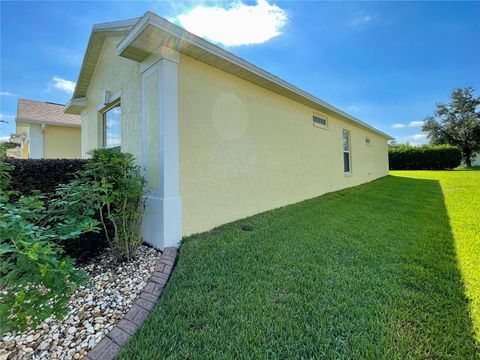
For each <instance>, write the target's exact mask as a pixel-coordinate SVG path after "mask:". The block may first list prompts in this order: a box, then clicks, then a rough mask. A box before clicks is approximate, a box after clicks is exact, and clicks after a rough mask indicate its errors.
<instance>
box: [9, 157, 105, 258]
mask: <svg viewBox="0 0 480 360" xmlns="http://www.w3.org/2000/svg"><path fill="white" fill-rule="evenodd" d="M2 161H3V162H6V163H9V164H13V165H14V168H13V170H12V173H11V175H12V183H11V187H12V190H15V191H18V192H19V193H20V194H23V195H30V194H32V192H33V191H35V190H38V191H40V192H41V193H42V194H44V195H46V196H47V199H48V197H49V196H50V195H52V194H54V193H55V189H56V187H57V186H58V185H60V184H66V183H68V182H70V181H71V180H73V179H74V177H75V172H77V171H79V170H81V169H83V168H84V166H85V164H86V160H80V159H28V160H27V159H2ZM98 220H100V217H98ZM106 245H107V244H106V237H105V233H104V232H103V231H100V232H98V233H92V232H91V233H84V234H82V235H80V238H79V239H76V240H66V241H65V242H64V243H63V248H64V250H65V253H66V254H68V255H69V256H71V257H73V258H75V259H77V262H84V261H86V260H88V259H90V258H92V257H93V256H95V255H98V254H99V253H100V252H101V251H102V250H103V249H104V248H105V247H106Z"/></svg>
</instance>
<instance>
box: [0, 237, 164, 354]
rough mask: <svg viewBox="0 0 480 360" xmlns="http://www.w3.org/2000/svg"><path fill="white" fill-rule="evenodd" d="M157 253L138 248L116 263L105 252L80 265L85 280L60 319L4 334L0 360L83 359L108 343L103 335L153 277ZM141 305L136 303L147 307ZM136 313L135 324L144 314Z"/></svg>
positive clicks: (119, 338) (141, 311)
mask: <svg viewBox="0 0 480 360" xmlns="http://www.w3.org/2000/svg"><path fill="white" fill-rule="evenodd" d="M160 255H161V253H160V252H158V251H157V250H155V249H152V248H150V247H148V246H144V245H142V246H140V247H139V248H138V250H137V253H136V257H135V259H134V260H133V261H132V262H130V263H121V264H115V262H114V260H113V258H112V257H111V256H110V255H109V253H108V252H107V253H105V254H101V255H100V256H98V257H97V258H95V259H93V260H92V261H91V262H89V263H87V264H85V265H83V266H82V269H84V270H85V271H86V272H87V274H88V276H89V278H90V281H89V282H88V283H87V284H86V285H84V286H81V287H80V288H78V290H77V291H76V292H75V293H74V294H73V295H72V297H71V299H70V302H69V303H68V310H69V311H68V314H67V315H66V316H65V318H64V319H63V321H62V320H58V319H55V318H49V319H47V320H45V321H44V322H43V323H42V324H41V325H40V326H38V327H37V328H36V329H35V330H29V331H25V332H24V333H7V334H5V335H4V336H3V337H1V338H0V359H26V358H28V359H82V358H84V357H85V356H86V355H87V353H88V351H89V350H90V349H92V348H93V347H95V345H96V344H98V343H99V342H100V341H101V340H102V339H108V338H106V337H105V334H108V333H109V332H110V331H111V330H112V329H113V328H114V326H115V325H116V324H117V323H118V322H119V321H120V320H121V319H122V318H123V316H124V315H125V314H126V313H127V312H128V311H129V310H130V308H131V307H132V304H133V302H134V301H135V300H136V299H137V297H138V295H139V294H140V293H141V291H142V290H143V288H144V287H145V285H146V284H147V281H148V279H149V278H150V276H151V275H152V274H153V273H154V271H155V267H157V265H158V262H159V259H160ZM146 300H149V299H146ZM144 301H145V300H144V299H142V301H140V304H142V305H143V306H147V305H149V304H148V303H146V302H144ZM135 309H136V310H135V312H134V313H133V312H132V314H133V315H136V317H135V321H140V320H141V319H143V317H144V316H145V314H144V313H143V312H144V311H145V310H144V309H143V308H140V311H138V309H137V308H135ZM129 330H130V329H129ZM121 335H124V334H122V333H121V332H120V331H118V330H117V331H116V332H115V333H114V334H112V336H115V340H116V341H118V342H119V343H123V342H124V341H125V339H124V337H122V336H121ZM117 346H118V345H117V344H115V343H114V345H111V347H112V348H116V347H117ZM107 350H108V351H111V349H110V348H108V349H107ZM107 357H108V356H107Z"/></svg>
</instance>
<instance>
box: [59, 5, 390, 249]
mask: <svg viewBox="0 0 480 360" xmlns="http://www.w3.org/2000/svg"><path fill="white" fill-rule="evenodd" d="M65 111H66V112H67V113H69V114H81V117H82V155H83V156H86V153H87V151H88V150H90V149H93V148H98V147H118V146H119V147H121V150H122V151H126V152H130V153H132V154H134V155H135V156H136V157H137V158H138V159H139V163H140V164H141V165H142V167H144V168H145V169H146V178H147V181H148V188H149V195H148V199H147V210H146V214H145V217H144V224H143V231H144V238H145V240H146V241H148V242H150V243H152V244H153V245H154V246H157V247H159V248H163V247H164V246H172V245H177V244H178V242H179V241H180V239H181V237H182V236H186V235H189V234H192V233H198V232H202V231H206V230H209V229H212V228H214V227H216V226H218V225H221V224H224V223H227V222H230V221H233V220H236V219H240V218H244V217H247V216H249V215H253V214H256V213H259V212H262V211H266V210H270V209H273V208H277V207H280V206H284V205H288V204H291V203H295V202H299V201H302V200H305V199H309V198H313V197H315V196H318V195H321V194H324V193H326V192H331V191H335V190H339V189H343V188H346V187H350V186H355V185H359V184H362V183H365V182H368V181H371V180H374V179H377V178H379V177H382V176H385V175H387V174H388V155H387V141H388V140H389V139H391V137H390V136H388V135H386V134H384V133H382V132H380V131H379V130H377V129H375V128H373V127H372V126H370V125H368V124H366V123H364V122H362V121H360V120H358V119H356V118H354V117H353V116H351V115H348V114H347V113H345V112H343V111H342V110H339V109H337V108H335V107H334V106H332V105H330V104H327V103H326V102H324V101H322V100H320V99H318V98H316V97H314V96H312V95H310V94H308V93H306V92H305V91H303V90H301V89H299V88H296V87H295V86H293V85H291V84H289V83H287V82H285V81H284V80H281V79H279V78H278V77H276V76H274V75H272V74H270V73H268V72H266V71H265V70H262V69H260V68H258V67H256V66H255V65H253V64H251V63H248V62H246V61H245V60H242V59H240V58H238V57H237V56H235V55H233V54H231V53H229V52H227V51H225V50H223V49H221V48H220V47H218V46H216V45H213V44H211V43H209V42H208V41H206V40H203V39H201V38H199V37H197V36H195V35H193V34H191V33H189V32H187V31H185V30H183V29H181V28H179V27H178V26H176V25H174V24H172V23H170V22H168V21H167V20H165V19H163V18H161V17H159V16H157V15H156V14H153V13H150V12H148V13H146V14H145V15H144V16H143V17H141V18H138V19H133V20H126V21H118V22H112V23H104V24H99V25H95V26H94V27H93V30H92V34H91V36H90V40H89V44H88V48H87V51H86V54H85V58H84V60H83V64H82V68H81V70H80V75H79V78H78V81H77V85H76V88H75V92H74V94H73V98H72V99H71V101H70V102H69V103H68V104H67V105H66V108H65ZM319 216H322V214H319Z"/></svg>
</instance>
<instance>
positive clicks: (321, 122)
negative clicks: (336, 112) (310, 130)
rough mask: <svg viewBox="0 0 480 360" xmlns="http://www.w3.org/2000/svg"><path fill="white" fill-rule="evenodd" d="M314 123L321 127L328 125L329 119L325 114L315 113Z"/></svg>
mask: <svg viewBox="0 0 480 360" xmlns="http://www.w3.org/2000/svg"><path fill="white" fill-rule="evenodd" d="M313 125H315V126H320V127H328V121H327V119H326V118H324V117H323V116H320V115H317V114H314V115H313Z"/></svg>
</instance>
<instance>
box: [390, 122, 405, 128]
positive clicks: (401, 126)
mask: <svg viewBox="0 0 480 360" xmlns="http://www.w3.org/2000/svg"><path fill="white" fill-rule="evenodd" d="M392 127H393V128H394V129H401V128H404V127H405V125H404V124H399V123H397V124H393V125H392Z"/></svg>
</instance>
